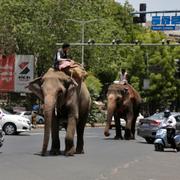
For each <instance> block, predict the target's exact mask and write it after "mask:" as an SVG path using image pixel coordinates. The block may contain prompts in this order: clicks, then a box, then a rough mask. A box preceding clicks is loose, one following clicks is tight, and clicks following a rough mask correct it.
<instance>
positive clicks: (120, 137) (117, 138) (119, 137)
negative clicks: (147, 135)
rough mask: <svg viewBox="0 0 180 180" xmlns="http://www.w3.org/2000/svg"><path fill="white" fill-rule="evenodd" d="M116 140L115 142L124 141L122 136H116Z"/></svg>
mask: <svg viewBox="0 0 180 180" xmlns="http://www.w3.org/2000/svg"><path fill="white" fill-rule="evenodd" d="M114 139H115V140H119V139H121V140H123V137H122V136H114Z"/></svg>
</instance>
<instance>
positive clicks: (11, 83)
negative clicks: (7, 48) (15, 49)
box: [0, 55, 34, 93]
mask: <svg viewBox="0 0 180 180" xmlns="http://www.w3.org/2000/svg"><path fill="white" fill-rule="evenodd" d="M33 78H34V56H33V55H10V56H0V92H24V93H27V92H30V91H29V90H28V89H27V88H25V87H26V86H27V85H28V83H29V82H30V81H31V80H33Z"/></svg>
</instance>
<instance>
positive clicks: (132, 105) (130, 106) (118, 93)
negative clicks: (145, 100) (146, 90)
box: [104, 84, 141, 140]
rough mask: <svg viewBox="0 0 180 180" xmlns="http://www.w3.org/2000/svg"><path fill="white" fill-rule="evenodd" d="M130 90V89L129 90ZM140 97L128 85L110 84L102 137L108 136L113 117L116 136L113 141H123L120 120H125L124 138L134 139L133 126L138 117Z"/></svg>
mask: <svg viewBox="0 0 180 180" xmlns="http://www.w3.org/2000/svg"><path fill="white" fill-rule="evenodd" d="M130 88H131V89H130ZM140 103H141V97H140V95H139V94H138V92H137V91H135V89H133V88H132V86H130V85H128V84H127V85H123V84H112V85H110V86H109V88H108V93H107V121H106V127H105V129H104V135H105V136H109V135H110V133H109V128H110V125H111V121H112V117H113V116H114V121H115V128H116V135H115V137H114V138H115V139H123V137H122V132H121V124H120V122H121V121H120V118H123V119H125V120H126V127H125V135H124V138H125V139H127V140H129V139H134V138H135V124H136V119H137V117H138V115H139V109H140Z"/></svg>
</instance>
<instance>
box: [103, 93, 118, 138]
mask: <svg viewBox="0 0 180 180" xmlns="http://www.w3.org/2000/svg"><path fill="white" fill-rule="evenodd" d="M115 108H116V99H115V96H114V95H109V96H108V105H107V121H106V126H105V130H104V135H105V136H109V135H110V133H109V129H110V126H111V122H112V117H113V115H114V111H115Z"/></svg>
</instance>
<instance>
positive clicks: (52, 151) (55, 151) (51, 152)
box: [49, 149, 61, 156]
mask: <svg viewBox="0 0 180 180" xmlns="http://www.w3.org/2000/svg"><path fill="white" fill-rule="evenodd" d="M49 154H50V155H52V156H58V155H60V154H61V151H60V150H59V149H51V150H50V152H49Z"/></svg>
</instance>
